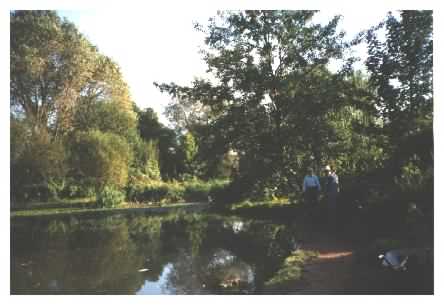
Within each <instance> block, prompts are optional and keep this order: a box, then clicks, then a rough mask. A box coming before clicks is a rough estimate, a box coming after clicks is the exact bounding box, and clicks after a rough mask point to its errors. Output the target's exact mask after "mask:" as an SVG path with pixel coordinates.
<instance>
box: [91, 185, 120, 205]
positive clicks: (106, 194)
mask: <svg viewBox="0 0 444 305" xmlns="http://www.w3.org/2000/svg"><path fill="white" fill-rule="evenodd" d="M124 200H125V195H124V194H123V193H122V192H121V191H119V190H117V189H115V188H113V187H110V186H105V187H104V188H103V189H101V190H100V191H99V192H98V193H97V205H98V206H100V207H102V208H113V207H116V206H117V205H119V204H120V203H122V202H123V201H124Z"/></svg>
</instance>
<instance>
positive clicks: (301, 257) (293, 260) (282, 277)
mask: <svg viewBox="0 0 444 305" xmlns="http://www.w3.org/2000/svg"><path fill="white" fill-rule="evenodd" d="M317 256H318V253H316V252H313V251H302V250H298V251H295V252H293V253H292V254H291V255H290V256H288V257H287V258H286V259H285V261H284V263H283V265H282V267H281V268H280V269H279V270H278V271H277V273H276V274H275V275H274V276H273V277H272V278H270V279H269V280H267V281H266V282H265V286H266V287H267V288H273V287H275V286H278V285H280V286H281V285H285V284H289V283H293V284H294V282H295V281H298V280H301V277H302V269H303V267H304V265H305V264H306V263H307V262H308V261H310V260H311V259H313V258H315V257H317Z"/></svg>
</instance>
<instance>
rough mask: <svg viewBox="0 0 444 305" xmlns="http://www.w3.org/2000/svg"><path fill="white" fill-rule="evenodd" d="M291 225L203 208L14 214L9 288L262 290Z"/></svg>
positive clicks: (288, 241) (289, 240)
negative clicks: (43, 216)
mask: <svg viewBox="0 0 444 305" xmlns="http://www.w3.org/2000/svg"><path fill="white" fill-rule="evenodd" d="M297 236H298V232H295V229H294V228H291V227H290V226H288V225H285V224H281V223H273V222H270V221H258V220H249V219H243V218H238V217H228V216H216V215H204V214H184V213H182V214H180V213H179V214H169V215H164V216H145V215H114V216H107V217H100V218H97V217H96V218H88V219H85V218H81V219H79V218H76V217H73V216H71V217H67V218H63V219H62V218H56V219H52V220H48V219H47V220H45V219H37V218H36V219H26V220H25V219H23V220H14V221H13V222H12V225H11V293H12V294H225V293H229V294H238V293H239V294H248V293H260V292H261V291H263V289H264V283H265V282H266V281H267V279H270V278H271V277H272V276H273V274H275V273H276V271H277V270H278V268H279V266H280V265H281V264H282V262H283V260H284V259H285V257H286V256H288V255H289V254H290V252H291V251H292V250H294V249H295V247H297V240H298V239H297Z"/></svg>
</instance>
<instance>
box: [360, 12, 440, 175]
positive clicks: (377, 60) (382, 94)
mask: <svg viewBox="0 0 444 305" xmlns="http://www.w3.org/2000/svg"><path fill="white" fill-rule="evenodd" d="M383 27H385V29H386V35H385V40H381V39H380V38H378V35H377V33H378V31H379V30H380V29H381V28H383ZM365 38H366V40H367V43H368V53H369V57H368V59H367V61H366V65H367V68H368V70H369V72H370V83H371V84H372V85H373V87H374V88H375V89H376V91H377V99H376V107H377V109H378V110H379V112H380V114H381V115H382V117H383V118H384V126H385V128H384V130H385V133H386V135H387V136H389V138H390V143H391V151H392V153H393V158H392V161H391V162H390V163H391V165H392V166H391V167H392V169H393V170H394V171H395V172H394V174H397V173H398V172H399V170H400V168H401V165H402V163H404V162H405V161H407V160H408V159H410V158H411V157H413V156H414V155H416V157H415V158H418V157H419V158H420V159H422V161H423V162H425V164H426V166H427V164H430V161H431V157H432V154H433V134H432V125H433V124H432V119H433V15H432V11H401V12H400V14H399V17H396V16H394V15H393V14H392V13H389V14H388V16H387V18H386V19H385V20H384V22H382V23H381V24H380V25H379V26H377V27H375V28H372V29H371V30H369V31H368V32H367V33H366V36H365Z"/></svg>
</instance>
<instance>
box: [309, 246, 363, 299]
mask: <svg viewBox="0 0 444 305" xmlns="http://www.w3.org/2000/svg"><path fill="white" fill-rule="evenodd" d="M303 248H304V249H305V250H312V251H317V252H318V253H319V256H318V257H317V258H316V259H314V260H313V261H311V262H310V263H308V264H307V265H306V266H305V268H304V273H303V279H302V282H303V283H304V285H303V287H304V288H303V289H302V290H301V292H305V293H344V292H347V291H349V289H350V288H351V283H352V282H353V271H354V270H353V269H354V253H355V249H353V247H352V246H351V245H350V244H347V243H344V242H342V241H339V240H337V239H335V238H332V237H329V238H325V239H323V240H318V241H316V242H313V243H309V244H305V245H304V247H303Z"/></svg>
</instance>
